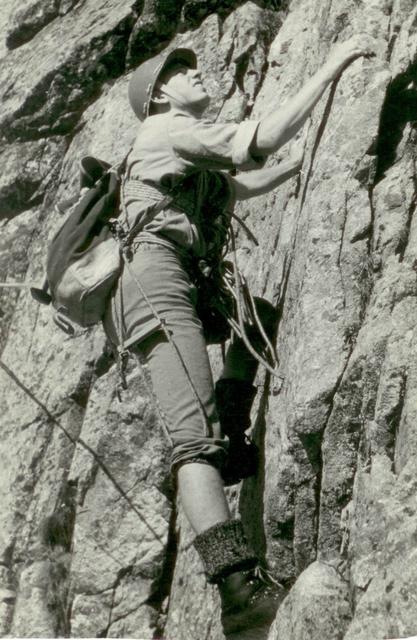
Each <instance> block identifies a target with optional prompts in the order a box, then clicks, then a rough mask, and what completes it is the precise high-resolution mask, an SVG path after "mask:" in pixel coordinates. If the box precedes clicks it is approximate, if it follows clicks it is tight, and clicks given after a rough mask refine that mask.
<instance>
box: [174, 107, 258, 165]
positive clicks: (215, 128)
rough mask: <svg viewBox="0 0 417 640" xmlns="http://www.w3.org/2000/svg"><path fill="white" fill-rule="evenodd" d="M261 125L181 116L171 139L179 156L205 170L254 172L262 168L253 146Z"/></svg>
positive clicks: (253, 122)
mask: <svg viewBox="0 0 417 640" xmlns="http://www.w3.org/2000/svg"><path fill="white" fill-rule="evenodd" d="M258 125H259V122H258V121H257V120H246V121H244V122H241V123H239V124H235V123H225V124H218V123H212V122H209V121H208V120H197V119H194V118H191V117H189V116H185V115H184V116H183V115H178V116H177V117H176V118H174V119H173V121H172V126H171V128H170V131H169V137H170V141H171V144H172V148H173V151H174V153H175V154H177V155H178V156H179V157H181V158H182V159H183V160H185V161H188V162H190V163H192V164H193V165H195V166H198V167H200V168H205V169H215V170H216V169H233V168H236V169H250V168H256V167H259V160H260V159H255V158H253V157H252V156H251V153H250V146H251V144H252V141H253V139H254V137H255V134H256V130H257V128H258Z"/></svg>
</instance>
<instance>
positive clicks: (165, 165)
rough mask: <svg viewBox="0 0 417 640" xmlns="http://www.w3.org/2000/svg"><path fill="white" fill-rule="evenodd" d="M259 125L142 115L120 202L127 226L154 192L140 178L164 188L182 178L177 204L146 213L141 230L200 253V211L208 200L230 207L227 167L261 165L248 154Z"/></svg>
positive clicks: (137, 218)
mask: <svg viewBox="0 0 417 640" xmlns="http://www.w3.org/2000/svg"><path fill="white" fill-rule="evenodd" d="M258 125H259V122H258V121H252V120H248V121H244V122H241V123H240V124H234V123H225V124H218V123H211V122H209V121H207V120H202V119H197V118H194V117H193V116H191V115H187V114H180V113H172V112H168V113H165V114H159V115H154V116H150V117H148V118H146V120H145V121H144V122H143V123H142V124H141V126H140V128H139V131H138V135H137V137H136V140H135V143H134V145H133V149H132V152H131V153H130V156H129V158H128V164H127V176H128V178H129V180H128V181H127V182H126V188H125V189H124V204H125V207H126V212H127V217H128V224H129V226H130V227H132V226H133V225H135V224H137V223H138V222H139V226H140V221H141V217H142V216H143V214H144V211H145V209H146V207H147V206H149V203H150V201H152V194H151V195H149V193H146V189H141V188H140V187H141V184H143V183H145V185H150V186H152V187H156V189H160V190H161V191H162V192H163V193H166V191H167V190H170V189H172V188H173V187H175V185H178V184H179V183H181V188H180V189H179V196H178V197H176V198H175V202H176V203H177V205H178V206H177V207H175V206H174V205H171V206H170V207H168V208H166V209H164V210H163V211H160V212H159V213H157V214H155V216H153V217H152V218H151V220H148V219H146V218H145V217H144V224H143V228H142V229H141V230H142V231H144V232H146V233H153V234H158V235H159V236H161V237H165V238H167V239H168V240H173V241H174V242H176V243H177V244H179V245H180V246H182V247H184V248H186V249H191V250H192V251H193V252H194V253H195V254H196V255H197V256H202V255H204V253H205V250H206V246H205V241H204V237H203V234H202V231H201V226H202V224H203V223H204V220H203V218H202V216H203V217H204V215H207V207H209V206H210V205H211V206H217V207H219V206H221V207H228V208H229V209H231V208H232V207H233V204H234V193H233V189H232V185H231V181H230V180H229V178H228V173H227V171H230V170H232V169H241V170H242V169H243V170H245V169H249V168H256V167H258V166H259V162H258V161H256V160H255V159H254V158H252V157H251V154H250V146H251V143H252V141H253V139H254V136H255V133H256V130H257V127H258ZM219 172H221V175H219ZM135 183H136V184H135ZM155 193H158V192H157V191H155ZM204 212H206V214H205V213H204Z"/></svg>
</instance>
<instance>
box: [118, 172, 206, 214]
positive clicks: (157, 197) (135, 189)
mask: <svg viewBox="0 0 417 640" xmlns="http://www.w3.org/2000/svg"><path fill="white" fill-rule="evenodd" d="M167 195H170V196H171V198H172V200H171V204H170V206H171V207H173V208H175V209H180V210H181V211H183V212H184V213H186V214H187V215H189V216H191V217H192V216H194V214H195V204H196V203H195V198H194V193H192V192H191V193H190V192H189V191H186V190H183V191H180V190H178V191H176V192H175V190H168V189H167V190H163V189H161V188H158V187H155V186H153V185H151V184H148V183H147V182H143V181H142V180H140V179H138V178H127V179H126V180H125V181H124V183H123V196H124V200H125V201H126V200H130V199H133V200H138V201H139V202H141V201H143V202H144V203H149V202H155V203H157V202H162V201H163V200H164V199H165V198H166V197H167Z"/></svg>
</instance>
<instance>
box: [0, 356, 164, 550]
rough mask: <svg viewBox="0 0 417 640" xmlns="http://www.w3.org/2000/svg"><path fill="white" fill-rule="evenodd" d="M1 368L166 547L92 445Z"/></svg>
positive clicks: (8, 370)
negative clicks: (83, 452)
mask: <svg viewBox="0 0 417 640" xmlns="http://www.w3.org/2000/svg"><path fill="white" fill-rule="evenodd" d="M0 368H1V369H3V371H4V372H5V373H6V374H7V375H8V377H9V378H11V379H12V380H13V382H14V383H15V384H16V385H17V386H18V387H19V388H20V389H21V390H22V391H23V392H24V393H25V394H26V395H27V396H28V397H29V398H30V399H31V400H32V401H33V402H34V403H35V404H36V405H37V406H38V407H40V409H41V410H42V411H43V412H44V414H45V415H46V416H47V418H48V420H50V422H51V423H52V424H53V425H55V426H56V427H57V428H58V429H60V431H62V433H64V434H65V436H66V437H67V438H68V440H70V442H71V443H72V444H73V445H75V446H76V445H77V444H78V445H80V446H81V447H83V448H84V449H85V450H86V451H87V452H88V453H89V454H90V455H91V456H92V457H93V459H94V461H95V462H96V463H97V465H98V466H99V467H100V469H101V470H102V471H103V473H104V474H105V475H106V476H107V478H108V479H109V480H110V482H111V483H112V484H113V486H114V487H115V489H116V490H117V491H118V493H119V494H120V496H121V497H122V498H123V499H124V500H125V501H126V502H127V503H128V505H129V507H130V508H131V509H132V510H133V511H134V512H135V513H136V515H137V516H138V517H139V518H140V520H141V521H142V522H143V524H144V525H145V526H146V527H147V528H148V529H149V531H151V533H152V535H153V536H154V537H155V538H156V539H157V540H158V541H159V542H160V543H161V546H165V540H164V539H163V538H162V537H161V536H160V535H159V534H158V532H157V531H155V529H154V528H153V527H152V525H151V524H149V522H148V521H147V520H146V518H145V516H144V515H143V513H141V511H140V510H139V509H138V507H137V506H136V505H135V504H134V502H133V501H132V500H131V498H130V497H129V496H128V495H127V494H126V492H125V491H124V490H123V487H122V486H121V485H120V484H119V482H118V481H117V480H116V478H115V477H114V475H113V474H112V472H111V471H110V470H109V469H108V468H107V467H106V465H105V464H104V462H103V461H102V459H101V458H100V457H99V455H98V454H97V453H96V452H95V451H94V449H92V447H90V445H88V444H87V443H86V442H85V440H83V439H82V438H80V437H78V438H74V437H73V436H72V435H71V434H70V433H69V432H68V431H67V429H66V428H65V427H64V426H63V425H62V424H61V423H60V422H59V420H57V418H56V417H55V416H54V415H53V414H52V413H51V412H50V411H49V409H48V408H47V406H46V405H45V404H43V402H41V400H39V399H38V398H37V397H36V396H35V394H34V393H33V392H32V391H31V390H30V389H29V388H28V387H27V386H26V385H25V384H24V383H23V382H22V381H21V380H20V379H19V378H18V377H17V375H16V374H15V373H14V372H13V371H12V370H11V369H9V367H8V366H7V365H6V364H5V363H4V362H3V361H2V360H1V359H0Z"/></svg>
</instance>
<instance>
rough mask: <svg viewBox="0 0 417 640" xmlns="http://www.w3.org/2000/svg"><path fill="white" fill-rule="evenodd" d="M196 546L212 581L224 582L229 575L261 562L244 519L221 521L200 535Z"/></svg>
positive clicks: (209, 580)
mask: <svg viewBox="0 0 417 640" xmlns="http://www.w3.org/2000/svg"><path fill="white" fill-rule="evenodd" d="M194 546H195V548H196V550H197V552H198V554H199V556H200V558H201V560H202V562H203V566H204V571H205V574H206V577H207V581H208V582H210V583H214V584H216V583H218V582H221V580H222V579H223V578H225V577H226V576H228V575H229V574H231V573H234V572H235V571H246V570H248V569H252V568H253V567H255V566H256V564H257V563H258V559H257V557H256V555H255V553H254V551H253V550H252V549H251V548H250V546H249V544H248V541H247V540H246V536H245V533H244V531H243V527H242V523H241V521H240V520H229V521H227V522H221V523H220V524H215V525H214V526H213V527H210V528H209V529H206V531H203V532H202V533H200V534H199V535H198V536H196V538H195V540H194Z"/></svg>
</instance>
